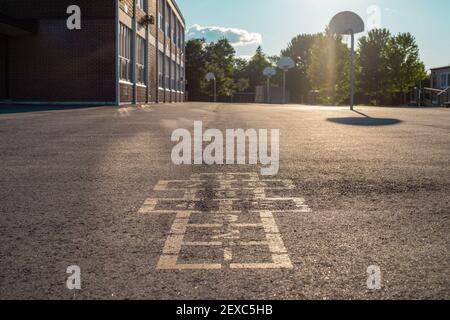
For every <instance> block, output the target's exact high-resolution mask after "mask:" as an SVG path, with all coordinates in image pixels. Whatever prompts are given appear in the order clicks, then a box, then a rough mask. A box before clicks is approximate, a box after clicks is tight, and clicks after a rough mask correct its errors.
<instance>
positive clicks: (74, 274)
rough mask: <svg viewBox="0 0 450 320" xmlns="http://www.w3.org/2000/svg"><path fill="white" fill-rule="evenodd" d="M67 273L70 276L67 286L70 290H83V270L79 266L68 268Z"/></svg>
mask: <svg viewBox="0 0 450 320" xmlns="http://www.w3.org/2000/svg"><path fill="white" fill-rule="evenodd" d="M66 273H68V274H70V276H69V277H68V278H67V281H66V285H67V289H69V290H81V269H80V267H79V266H69V267H67V271H66Z"/></svg>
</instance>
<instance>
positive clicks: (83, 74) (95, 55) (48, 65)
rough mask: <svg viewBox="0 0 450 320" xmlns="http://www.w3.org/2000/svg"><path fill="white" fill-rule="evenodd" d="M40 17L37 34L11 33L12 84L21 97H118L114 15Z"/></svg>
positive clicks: (14, 94) (15, 96) (15, 94)
mask: <svg viewBox="0 0 450 320" xmlns="http://www.w3.org/2000/svg"><path fill="white" fill-rule="evenodd" d="M65 23H66V21H65V20H41V21H40V22H39V32H38V33H37V34H36V35H32V36H26V37H18V38H11V39H10V42H9V61H10V64H9V65H10V69H9V83H10V95H11V99H13V100H18V101H99V102H100V101H101V102H108V101H111V102H112V101H114V100H115V89H114V88H115V58H114V56H115V28H114V21H112V20H87V19H86V20H83V21H82V29H81V30H76V31H69V30H68V29H67V28H66V27H65Z"/></svg>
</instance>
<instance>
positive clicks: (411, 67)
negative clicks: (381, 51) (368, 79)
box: [387, 33, 426, 103]
mask: <svg viewBox="0 0 450 320" xmlns="http://www.w3.org/2000/svg"><path fill="white" fill-rule="evenodd" d="M387 61H388V70H387V76H388V81H389V92H390V93H392V94H394V95H396V96H397V97H398V96H400V97H403V103H405V102H406V94H407V93H408V92H409V90H410V89H411V87H413V86H415V85H416V84H417V82H418V81H420V80H424V79H425V78H426V71H425V65H424V64H423V62H422V61H421V60H420V57H419V46H418V45H417V43H416V39H415V38H414V37H413V36H412V35H411V34H410V33H400V34H398V35H397V36H394V37H391V38H390V40H389V42H388V45H387Z"/></svg>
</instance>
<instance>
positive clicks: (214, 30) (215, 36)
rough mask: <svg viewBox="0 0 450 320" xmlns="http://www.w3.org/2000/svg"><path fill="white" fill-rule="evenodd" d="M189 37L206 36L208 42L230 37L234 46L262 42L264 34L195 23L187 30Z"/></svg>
mask: <svg viewBox="0 0 450 320" xmlns="http://www.w3.org/2000/svg"><path fill="white" fill-rule="evenodd" d="M186 35H187V38H188V39H201V38H204V39H205V40H206V41H207V42H213V41H214V42H216V41H217V40H220V39H222V38H226V39H228V41H230V43H231V44H232V45H233V46H247V45H252V44H261V43H262V35H261V34H259V33H256V32H249V31H247V30H243V29H237V28H225V27H214V26H201V25H199V24H194V25H193V26H192V27H190V28H189V29H188V30H187V32H186Z"/></svg>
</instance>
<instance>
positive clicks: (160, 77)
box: [158, 51, 164, 88]
mask: <svg viewBox="0 0 450 320" xmlns="http://www.w3.org/2000/svg"><path fill="white" fill-rule="evenodd" d="M158 86H159V87H160V88H163V87H164V53H162V52H161V51H159V53H158Z"/></svg>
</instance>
